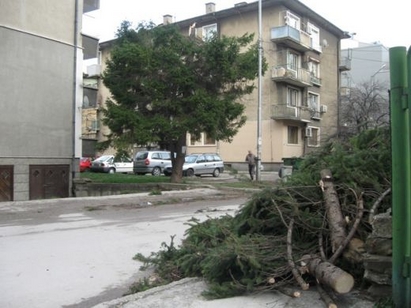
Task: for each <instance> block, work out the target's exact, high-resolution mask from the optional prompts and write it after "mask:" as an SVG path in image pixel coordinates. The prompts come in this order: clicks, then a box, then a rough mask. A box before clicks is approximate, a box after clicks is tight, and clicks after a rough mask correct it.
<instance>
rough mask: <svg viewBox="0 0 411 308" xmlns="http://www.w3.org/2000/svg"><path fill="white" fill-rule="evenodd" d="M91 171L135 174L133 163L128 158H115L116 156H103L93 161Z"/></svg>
mask: <svg viewBox="0 0 411 308" xmlns="http://www.w3.org/2000/svg"><path fill="white" fill-rule="evenodd" d="M90 171H93V172H106V173H116V172H121V173H129V172H133V161H132V160H131V158H129V157H126V156H121V157H114V155H103V156H100V157H99V158H97V159H95V160H93V161H92V163H91V167H90Z"/></svg>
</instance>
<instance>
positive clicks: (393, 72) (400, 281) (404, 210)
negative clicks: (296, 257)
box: [389, 47, 411, 308]
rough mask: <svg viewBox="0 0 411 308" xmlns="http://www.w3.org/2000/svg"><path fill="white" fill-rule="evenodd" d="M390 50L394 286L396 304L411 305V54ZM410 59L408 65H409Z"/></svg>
mask: <svg viewBox="0 0 411 308" xmlns="http://www.w3.org/2000/svg"><path fill="white" fill-rule="evenodd" d="M389 54H390V80H391V86H390V88H391V91H390V111H391V151H392V152H391V153H392V237H393V256H392V287H393V292H392V293H393V300H394V303H395V306H396V307H399V308H402V307H411V282H410V276H411V260H410V256H411V254H410V251H411V233H410V232H411V231H410V230H411V227H410V224H411V197H410V194H411V163H410V160H411V155H410V153H411V142H410V137H411V133H410V129H411V127H410V124H411V123H410V104H411V99H410V100H409V95H408V94H409V93H408V89H409V85H408V84H409V83H411V73H410V72H411V70H410V67H411V58H410V57H411V55H410V52H409V53H408V61H407V55H406V48H405V47H393V48H390V50H389ZM407 62H408V65H407Z"/></svg>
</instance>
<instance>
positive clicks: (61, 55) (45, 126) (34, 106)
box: [0, 28, 74, 158]
mask: <svg viewBox="0 0 411 308" xmlns="http://www.w3.org/2000/svg"><path fill="white" fill-rule="evenodd" d="M0 40H1V42H2V43H1V45H0V59H2V62H3V64H2V69H1V70H0V84H1V85H2V89H3V90H2V91H1V102H2V103H1V105H2V106H1V113H0V131H1V132H2V137H1V138H0V157H22V156H23V157H60V158H62V157H65V158H67V157H70V156H71V155H72V153H73V150H72V127H73V123H72V113H73V67H74V59H73V58H74V57H73V54H74V51H73V47H72V46H69V45H65V44H62V43H59V42H55V41H51V40H47V39H43V38H40V37H37V36H33V35H30V34H26V33H22V32H18V31H15V30H11V29H4V28H0Z"/></svg>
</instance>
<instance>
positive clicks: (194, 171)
mask: <svg viewBox="0 0 411 308" xmlns="http://www.w3.org/2000/svg"><path fill="white" fill-rule="evenodd" d="M171 168H172V167H171V164H169V165H167V166H166V167H165V168H164V175H167V176H170V175H171ZM222 172H224V162H223V160H222V159H221V157H220V156H219V155H218V154H215V153H203V154H190V155H187V156H186V157H185V162H184V165H183V175H185V176H194V175H195V176H201V175H203V174H211V175H212V176H213V177H219V176H220V173H222Z"/></svg>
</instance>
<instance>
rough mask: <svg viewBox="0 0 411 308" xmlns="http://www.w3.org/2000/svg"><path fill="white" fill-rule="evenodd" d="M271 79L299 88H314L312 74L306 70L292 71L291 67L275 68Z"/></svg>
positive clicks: (297, 69)
mask: <svg viewBox="0 0 411 308" xmlns="http://www.w3.org/2000/svg"><path fill="white" fill-rule="evenodd" d="M271 79H272V80H274V81H277V82H286V83H289V84H292V85H295V86H298V87H310V86H312V79H311V74H310V72H309V71H308V70H306V69H304V68H296V69H292V68H291V67H290V66H289V65H279V66H274V67H273V68H272V72H271Z"/></svg>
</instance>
